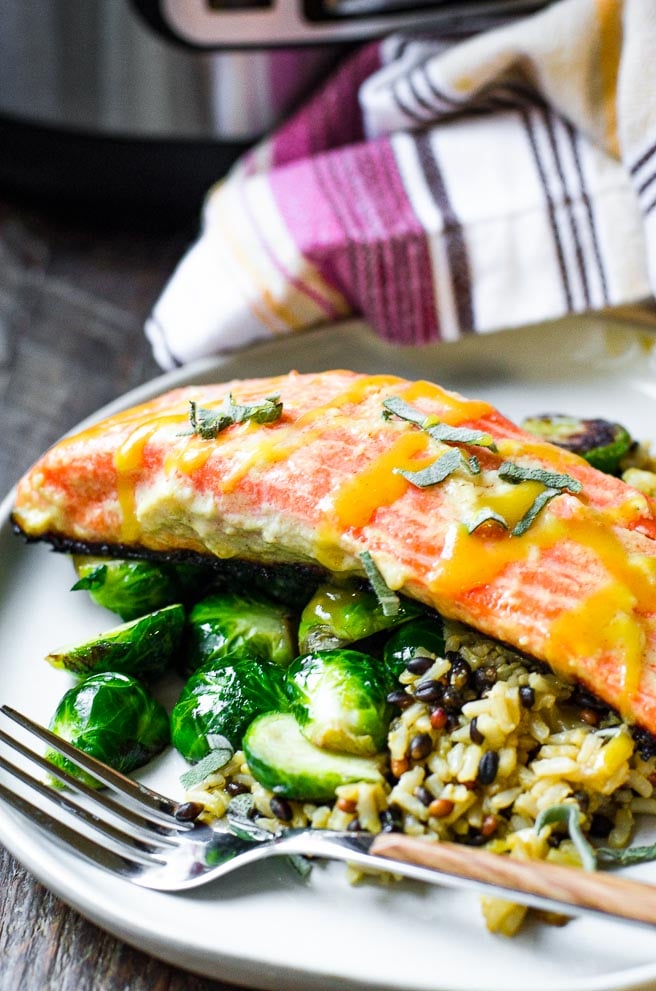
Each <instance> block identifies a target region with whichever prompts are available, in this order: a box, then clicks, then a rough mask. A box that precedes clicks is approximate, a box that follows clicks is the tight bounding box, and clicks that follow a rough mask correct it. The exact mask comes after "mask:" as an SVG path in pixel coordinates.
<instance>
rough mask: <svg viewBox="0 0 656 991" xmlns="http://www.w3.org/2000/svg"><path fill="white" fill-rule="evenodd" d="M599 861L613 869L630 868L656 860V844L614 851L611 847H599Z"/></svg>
mask: <svg viewBox="0 0 656 991" xmlns="http://www.w3.org/2000/svg"><path fill="white" fill-rule="evenodd" d="M596 853H597V860H598V861H599V863H601V864H607V865H609V866H613V867H630V866H631V865H632V864H645V863H647V862H648V861H650V860H656V843H652V844H650V845H649V846H630V847H627V849H626V850H614V849H613V848H612V847H609V846H602V847H597V851H596Z"/></svg>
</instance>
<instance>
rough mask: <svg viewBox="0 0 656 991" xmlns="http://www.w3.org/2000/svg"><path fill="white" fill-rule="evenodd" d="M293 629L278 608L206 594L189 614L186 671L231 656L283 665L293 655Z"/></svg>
mask: <svg viewBox="0 0 656 991" xmlns="http://www.w3.org/2000/svg"><path fill="white" fill-rule="evenodd" d="M295 626H296V624H295V622H294V620H293V617H292V616H291V615H290V613H289V611H288V610H287V609H286V608H285V607H284V606H282V605H279V604H276V603H272V602H266V601H265V600H264V599H258V600H256V599H252V598H247V597H245V596H242V595H233V594H230V593H225V594H215V595H208V596H207V597H206V598H205V599H202V600H201V601H200V602H197V603H196V605H195V606H194V607H193V608H192V609H191V611H190V613H189V622H188V626H187V637H186V649H185V667H186V670H187V671H188V672H192V671H195V670H196V669H197V668H199V667H201V666H202V665H203V664H205V663H206V662H207V661H209V660H211V659H212V658H214V657H223V656H225V655H226V654H234V653H239V654H242V655H243V656H244V657H248V658H253V657H257V658H260V659H261V660H264V661H274V662H275V663H276V664H280V665H283V666H286V665H287V664H289V663H290V661H291V660H292V659H293V658H294V656H295V655H296V637H295V632H296V631H295Z"/></svg>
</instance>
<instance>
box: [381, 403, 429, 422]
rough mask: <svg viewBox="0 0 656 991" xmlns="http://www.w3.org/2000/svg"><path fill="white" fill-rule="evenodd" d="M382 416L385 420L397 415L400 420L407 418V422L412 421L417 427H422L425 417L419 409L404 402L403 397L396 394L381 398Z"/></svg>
mask: <svg viewBox="0 0 656 991" xmlns="http://www.w3.org/2000/svg"><path fill="white" fill-rule="evenodd" d="M383 407H384V408H383V416H384V417H385V419H386V420H391V418H392V417H393V416H398V418H399V419H400V420H407V421H408V422H409V423H414V424H415V425H416V426H418V427H423V426H424V424H425V422H426V419H427V417H426V416H425V414H424V413H422V412H421V410H418V409H415V408H414V406H411V405H410V403H406V401H405V400H404V399H400V398H399V397H398V396H390V398H389V399H383Z"/></svg>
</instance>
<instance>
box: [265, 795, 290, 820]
mask: <svg viewBox="0 0 656 991" xmlns="http://www.w3.org/2000/svg"><path fill="white" fill-rule="evenodd" d="M269 808H270V809H271V814H272V815H274V816H275V817H276V819H280V820H281V822H290V821H291V820H292V819H293V817H294V812H293V810H292V807H291V805H290V804H289V802H288V801H287V799H286V798H280V797H279V796H278V795H274V796H273V798H272V799H271V800H270V802H269Z"/></svg>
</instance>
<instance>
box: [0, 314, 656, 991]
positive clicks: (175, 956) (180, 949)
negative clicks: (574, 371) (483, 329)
mask: <svg viewBox="0 0 656 991" xmlns="http://www.w3.org/2000/svg"><path fill="white" fill-rule="evenodd" d="M607 323H611V324H613V325H614V326H623V327H625V328H626V329H627V330H628V331H635V332H636V333H639V334H640V335H644V334H645V327H644V326H643V325H639V324H635V323H632V322H630V321H617V320H610V321H607ZM340 326H344V327H347V328H348V327H351V326H353V327H355V328H360V327H365V326H366V325H364V324H362V323H361V322H360V321H348V322H347V323H345V324H344V325H340ZM326 330H327V329H320V330H318V331H314V332H312V334H313V335H314V336H315V338H316V336H319V335H321V334H322V333H325V332H326ZM516 332H517V331H514V332H513V333H516ZM308 336H309V335H304V337H305V341H306V342H307V341H308ZM310 340H311V337H310ZM457 343H458V342H455V346H456V347H457ZM277 344H278V342H277V341H266V342H263V343H262V344H260V345H258V346H256V347H254V348H251V349H249V351H248V352H247V353H243V352H242V353H241V354H239V353H234V352H233V353H230V354H224V355H220V356H216V357H213V358H206V359H202V360H200V361H197V362H194V363H193V364H189V365H186V366H183V367H182V368H178V369H175V370H173V371H169V372H165V373H163V374H161V375H158V376H155V377H154V378H152V379H150V380H148V381H147V382H144V383H141V384H139V385H137V386H135V387H134V388H132V389H130V390H128V391H127V392H126V393H124V394H122V395H121V396H119V397H117V398H115V399H113V400H112V401H110V402H109V403H106V404H105V405H103V406H102V407H101V408H100V409H98V410H96V411H95V412H94V413H92V414H91V415H90V416H88V417H85V418H84V419H83V420H82V421H81V422H80V423H78V424H76V425H75V427H73V428H72V430H71V431H68V432H67V434H68V433H71V432H73V431H78V430H79V429H83V428H84V427H85V426H87V425H88V424H90V423H93V422H94V421H97V420H99V419H102V418H104V417H106V416H109V415H112V414H113V413H114V412H117V411H119V410H121V409H125V408H127V407H128V406H131V405H135V404H136V403H141V402H145V401H147V400H148V399H150V398H152V397H154V396H156V395H159V394H161V393H162V392H165V391H168V390H169V389H171V388H176V387H178V386H179V385H182V384H185V383H188V382H190V381H191V380H192V379H193V378H194V377H198V376H203V377H205V376H207V375H208V374H213V373H214V371H215V370H216V372H217V373H220V371H221V369H222V368H223V367H224V366H225V365H226V364H229V363H230V361H231V360H232V359H233V358H236V359H237V360H242V361H243V360H244V359H245V358H246V354H252V353H254V352H255V350H257V351H259V353H260V355H264V356H266V352H267V351H268V350H271V351H272V353H275V350H276V347H277ZM418 350H424V349H423V348H422V349H418ZM15 493H16V486H13V487H12V489H11V490H10V491H9V492H8V493H7V495H6V496H5V498H4V499H3V500H2V502H0V539H3V538H4V537H5V536H7V535H8V533H7V531H9V534H11V535H12V536H13V525H12V522H11V510H12V508H13V503H14V499H15ZM24 546H27V544H25V545H24ZM19 553H20V552H19ZM21 822H22V823H23V824H24V820H23V819H22V818H21V817H19V816H18V815H17V814H16V813H14V812H12V810H10V809H9V808H7V807H5V805H4V804H0V826H2V840H1V842H2V845H3V846H4V847H5V848H6V849H7V850H8V851H9V852H10V853H11V854H12V856H14V857H15V859H16V860H17V861H18V862H19V863H20V864H22V866H23V867H24V868H25V869H26V870H27V871H28V872H29V873H31V874H32V875H33V876H34V877H35V878H36V879H37V880H38V881H39V882H40V883H41V884H43V885H44V886H45V887H46V888H48V890H50V891H52V892H53V893H54V894H55V895H56V896H57V897H59V898H60V899H61V900H62V901H63V902H65V903H66V904H67V905H69V906H70V907H72V908H73V909H74V910H76V911H78V912H80V914H81V915H83V916H84V917H85V918H87V919H89V920H91V921H92V922H93V923H95V924H96V925H97V926H99V927H100V928H101V929H103V930H105V931H107V932H110V933H111V934H112V935H114V936H115V937H117V938H118V939H121V940H123V941H125V942H126V943H128V944H129V945H131V946H134V947H135V948H137V949H140V950H142V951H144V950H145V952H148V953H150V954H152V955H153V956H155V957H157V958H159V959H162V960H164V961H166V962H167V963H169V964H171V965H172V966H177V967H181V968H183V969H185V970H188V971H190V972H192V973H196V974H199V975H201V976H205V977H211V978H214V979H218V978H217V973H216V970H215V969H213V970H208V969H206V966H207V961H209V960H211V961H213V962H216V961H217V960H220V962H221V978H220V979H222V980H227V981H230V982H232V983H234V984H237V985H244V986H248V987H252V988H256V987H257V988H261V989H283V988H285V989H287V988H289V989H290V991H292V989H295V988H298V989H299V991H308V989H310V988H317V989H321V988H325V981H326V980H331V979H332V980H335V981H338V982H339V986H340V987H343V988H344V989H347V988H353V989H356V988H357V989H364V988H372V989H373V988H380V989H382V988H389V989H390V991H391V989H393V988H397V987H398V985H397V984H388V983H381V980H380V976H379V975H377V976H376V978H375V980H372V981H371V982H367V983H363V982H362V980H360V979H357V980H356V981H355V982H353V981H351V980H349V979H348V978H345V977H344V976H343V974H341V973H337V972H335V973H328V972H325V971H322V972H318V971H308V970H307V968H306V967H305V966H302V965H296V966H293V965H291V964H287V965H285V966H280V965H278V964H274V965H273V968H274V970H275V973H273V974H269V978H271V977H274V978H275V980H274V982H273V983H271V981H270V980H269V979H268V978H263V976H262V974H261V973H260V974H259V975H258V974H257V973H255V972H254V969H255V970H262V968H263V967H266V966H267V963H266V961H264V960H262V959H254V958H253V957H252V956H250V955H249V956H244V955H240V954H231V953H229V952H226V950H225V948H222V949H221V953H220V955H219V956H218V957H217V956H216V955H215V954H214V953H212V952H211V950H209V949H207V948H205V950H206V952H205V954H204V955H202V956H203V959H198V957H196V963H197V964H203V963H204V964H205V966H200V967H199V966H194V961H193V960H191V959H190V958H189V954H190V952H195V953H198V948H196V947H191V946H190V944H189V941H188V940H187V939H185V937H183V936H181V937H180V938H179V939H177V940H175V939H174V940H172V939H171V937H170V934H167V935H166V941H165V942H163V941H162V940H161V939H160V940H159V941H158V939H157V938H156V936H154V935H153V932H152V927H149V925H148V924H147V920H146V919H145V920H144V922H143V924H142V925H141V926H139V925H138V924H137V925H136V926H135V921H134V920H133V919H132V920H131V927H130V928H128V926H127V925H126V924H125V920H124V919H122V917H121V915H120V913H119V912H118V911H117V908H116V907H114V908H113V909H112V907H111V905H110V906H108V905H107V904H106V902H107V901H108V899H107V897H106V892H105V891H104V889H101V890H102V898H99V899H97V900H94V899H92V898H91V897H87V892H86V889H84V890H83V891H82V892H81V891H80V890H79V889H77V890H76V888H75V885H74V884H73V885H72V884H71V877H70V872H69V871H68V870H66V869H65V865H66V862H67V858H64V860H63V861H59V860H53V858H52V856H50V857H48V855H47V852H46V854H45V855H43V856H39V855H38V853H39V845H38V844H36V847H37V849H36V850H35V849H34V847H35V844H34V843H33V844H32V845H31V846H30V845H29V844H27V846H26V845H25V844H22V843H21V842H20V839H21V829H20V824H21ZM33 829H36V830H37V831H38V827H33ZM41 849H43V850H46V851H47V849H48V848H47V847H42V848H41ZM62 865H64V866H62ZM85 867H86V863H85ZM90 869H92V871H93V872H94V873H95V871H98V873H99V875H101V874H102V875H103V876H106V875H105V874H104V872H102V871H101V870H100V869H99V868H90ZM74 879H75V875H74V874H73V881H74ZM119 883H120V884H121V886H122V885H126V888H125V890H126V891H130V890H132V891H133V890H134V886H133V885H131V884H130V883H129V882H119ZM157 894H158V895H159V894H161V893H157ZM172 897H175V898H177V897H178V896H172ZM109 901H111V902H112V903H113V899H109ZM269 966H271V965H269ZM258 978H259V979H258ZM261 980H264V983H261ZM654 981H656V953H655V954H654V960H653V962H649V963H645V964H638V965H636V966H635V967H630V968H628V969H623V970H621V971H614V972H612V973H609V974H605V975H590V976H585V977H582V978H579V979H578V980H577V981H576V983H575V985H572V987H575V988H576V991H639V989H640V988H643V989H646V988H647V987H648V985H647V984H646V983H645V982H649V983H650V984H651V982H654ZM299 982H301V983H299ZM618 982H619V983H618ZM479 988H480V991H486V988H485V987H484V986H483V985H480V986H479V985H478V984H476V985H474V984H469V985H467V986H466V991H479ZM533 988H534V989H535V991H549V989H550V988H551V989H552V988H553V983H551V982H548V983H547V984H545V985H538V984H534V985H533ZM436 991H437V985H436ZM445 991H446V989H445ZM463 991H465V986H464V985H463Z"/></svg>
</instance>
